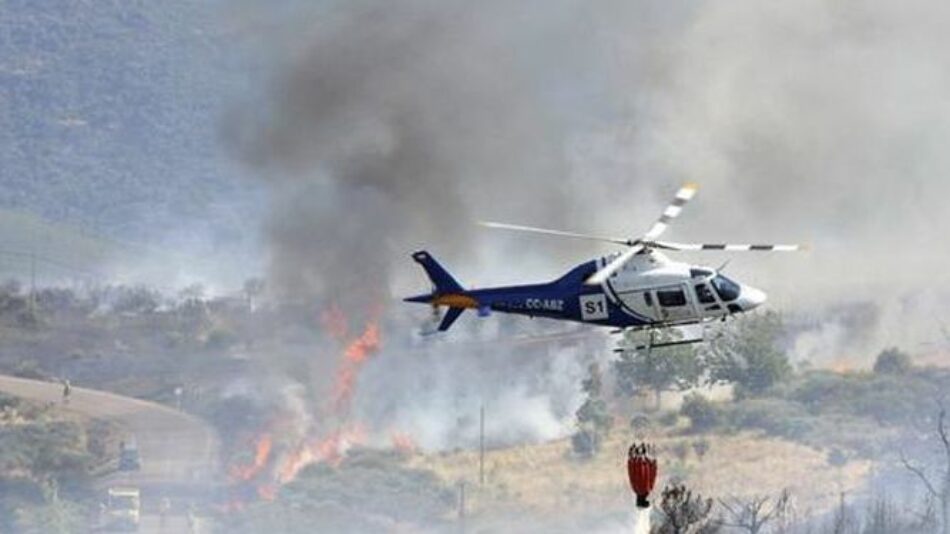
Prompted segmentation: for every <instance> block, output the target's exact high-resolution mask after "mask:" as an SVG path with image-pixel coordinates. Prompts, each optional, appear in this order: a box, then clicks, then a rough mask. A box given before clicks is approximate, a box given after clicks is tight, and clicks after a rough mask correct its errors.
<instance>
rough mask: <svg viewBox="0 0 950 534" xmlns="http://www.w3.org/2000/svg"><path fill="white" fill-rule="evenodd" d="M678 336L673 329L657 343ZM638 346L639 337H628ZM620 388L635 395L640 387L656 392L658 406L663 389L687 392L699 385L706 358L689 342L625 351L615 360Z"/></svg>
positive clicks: (655, 397)
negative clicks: (636, 338)
mask: <svg viewBox="0 0 950 534" xmlns="http://www.w3.org/2000/svg"><path fill="white" fill-rule="evenodd" d="M677 339H679V335H678V334H677V333H674V331H669V332H664V333H661V334H659V337H658V338H657V340H656V341H657V342H668V341H675V340H677ZM627 343H628V344H631V345H636V340H634V339H633V338H632V337H631V338H627ZM613 365H614V373H615V374H616V377H617V389H618V391H619V392H620V393H622V394H624V395H633V394H635V393H637V392H638V391H639V390H640V389H641V388H646V389H650V390H651V391H653V395H654V399H655V407H656V409H659V408H660V395H661V394H662V393H663V392H664V391H675V390H679V391H684V390H687V389H689V388H692V387H695V386H696V385H698V384H699V381H700V379H701V378H702V377H703V375H704V374H705V371H706V368H705V364H704V361H703V359H702V358H701V357H700V356H699V354H698V353H697V351H696V350H695V349H693V347H692V346H690V345H676V346H672V347H662V348H647V349H643V350H625V351H623V352H622V353H621V354H620V358H619V359H618V360H617V361H615V362H614V364H613Z"/></svg>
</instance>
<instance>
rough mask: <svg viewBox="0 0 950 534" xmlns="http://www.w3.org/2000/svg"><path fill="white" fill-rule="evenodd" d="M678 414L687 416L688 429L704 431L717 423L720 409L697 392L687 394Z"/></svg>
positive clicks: (720, 413)
mask: <svg viewBox="0 0 950 534" xmlns="http://www.w3.org/2000/svg"><path fill="white" fill-rule="evenodd" d="M680 415H684V416H686V417H688V418H689V421H690V430H692V431H693V432H705V431H707V430H711V429H713V428H715V427H716V426H717V425H719V423H720V421H721V420H722V410H720V408H719V407H718V406H716V405H715V404H713V403H712V402H710V401H709V399H707V398H706V397H704V396H702V395H700V394H699V393H692V394H690V395H687V396H686V398H685V399H684V400H683V406H682V407H681V408H680Z"/></svg>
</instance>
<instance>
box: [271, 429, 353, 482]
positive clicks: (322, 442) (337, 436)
mask: <svg viewBox="0 0 950 534" xmlns="http://www.w3.org/2000/svg"><path fill="white" fill-rule="evenodd" d="M364 440H365V432H364V430H363V429H362V428H360V427H354V428H348V429H341V430H338V431H336V432H334V433H332V434H330V435H329V436H327V437H326V438H324V439H319V440H312V441H310V442H309V443H305V444H303V445H301V446H299V447H298V448H297V449H296V450H295V451H294V452H293V453H291V454H290V455H289V456H288V457H287V459H286V460H285V461H284V464H283V465H282V466H281V468H280V470H279V471H278V473H277V481H278V482H279V483H281V484H287V483H288V482H291V481H293V480H294V479H295V478H297V475H298V474H299V473H300V471H302V470H303V469H304V468H305V467H307V466H309V465H312V464H315V463H320V462H326V463H328V464H330V465H333V466H337V465H339V464H340V462H341V461H343V457H344V456H345V455H346V451H348V450H349V449H350V447H352V446H353V445H356V444H359V443H362V442H363V441H364Z"/></svg>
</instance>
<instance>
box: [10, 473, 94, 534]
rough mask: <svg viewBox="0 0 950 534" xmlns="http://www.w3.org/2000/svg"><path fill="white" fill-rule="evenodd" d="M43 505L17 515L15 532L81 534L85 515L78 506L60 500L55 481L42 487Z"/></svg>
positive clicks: (24, 533) (21, 510)
mask: <svg viewBox="0 0 950 534" xmlns="http://www.w3.org/2000/svg"><path fill="white" fill-rule="evenodd" d="M43 500H44V502H43V504H42V505H40V506H31V507H26V508H22V509H20V510H19V512H18V513H17V527H18V530H17V532H22V533H23V534H71V533H73V532H82V531H83V527H84V525H85V514H84V513H83V509H82V507H80V506H79V505H77V504H75V503H73V502H71V501H68V500H64V499H62V498H60V496H59V485H58V484H57V483H56V480H55V479H51V480H50V482H48V483H47V484H45V485H44V487H43Z"/></svg>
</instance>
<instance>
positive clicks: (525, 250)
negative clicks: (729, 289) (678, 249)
mask: <svg viewBox="0 0 950 534" xmlns="http://www.w3.org/2000/svg"><path fill="white" fill-rule="evenodd" d="M657 6H659V4H656V3H652V2H619V1H610V0H608V1H603V2H595V3H590V2H581V1H578V0H557V1H555V2H549V1H548V2H540V1H536V2H535V1H529V2H521V3H518V4H517V5H512V4H511V3H508V2H499V1H488V2H478V3H472V2H461V1H452V0H450V1H434V0H409V1H405V2H399V3H393V2H383V1H379V0H361V1H356V2H353V1H350V2H333V3H325V4H323V5H321V6H319V7H318V8H312V7H311V8H310V9H301V10H300V11H293V13H294V21H293V23H290V21H289V20H288V21H286V22H285V23H284V24H276V27H278V28H280V32H279V33H280V34H281V35H280V36H276V35H272V34H269V35H270V36H271V37H273V39H272V45H273V50H274V54H275V57H280V58H281V59H280V60H278V61H277V64H279V65H280V67H279V68H277V69H276V71H277V73H276V75H275V76H274V79H273V80H272V81H271V90H270V91H269V93H268V95H269V99H268V100H267V101H266V102H260V103H257V104H256V105H255V106H254V107H253V109H254V112H253V113H251V112H247V113H243V114H240V117H241V118H243V119H247V120H246V121H245V122H243V123H240V122H239V123H238V124H240V128H237V129H236V131H238V132H241V133H239V134H237V135H234V138H235V139H237V141H236V144H237V146H238V147H239V148H240V150H241V154H242V155H243V157H244V158H245V159H246V160H247V161H248V162H249V163H251V165H252V167H251V168H252V169H253V170H254V173H255V175H257V176H259V177H260V178H261V179H262V180H264V183H265V184H266V186H267V187H268V188H269V189H270V190H271V191H272V197H273V205H272V211H271V217H270V221H269V224H268V227H267V229H266V232H265V233H266V240H265V241H266V244H267V246H268V249H269V254H270V258H269V261H270V266H271V269H270V282H271V287H272V289H274V290H275V291H277V292H278V293H279V294H280V295H282V296H283V297H285V298H288V297H289V298H295V299H304V300H307V301H315V302H325V303H329V302H334V303H337V304H339V305H341V306H342V307H343V308H344V309H345V310H346V311H347V312H348V313H350V314H356V315H357V316H359V315H365V314H368V313H370V312H369V311H368V310H371V309H374V307H375V306H379V305H383V306H386V305H387V304H389V303H390V302H391V299H392V298H393V297H394V296H398V295H401V294H404V293H408V292H412V291H418V290H424V289H425V282H423V279H422V277H421V274H420V273H418V272H417V271H416V268H415V266H414V265H413V264H412V263H411V262H410V260H409V258H408V254H409V253H410V252H411V251H412V250H414V249H416V248H420V247H426V248H429V249H430V250H431V251H432V252H433V253H434V254H435V255H436V256H438V257H439V258H441V259H443V260H444V262H445V263H446V264H447V265H448V266H449V267H450V268H451V269H453V270H454V271H455V272H456V274H458V275H459V278H460V279H461V281H462V282H463V283H468V284H471V283H473V282H475V283H478V284H487V283H490V282H497V281H516V280H525V279H531V278H538V277H541V276H550V275H554V274H556V273H557V272H558V271H560V270H563V269H566V268H567V267H568V266H569V265H570V263H571V260H580V259H583V258H584V257H586V256H587V255H588V254H596V253H598V252H602V250H601V249H597V248H596V247H592V246H589V245H586V244H578V243H573V242H564V241H557V240H545V239H541V238H539V239H533V238H523V237H520V236H517V237H516V236H508V235H504V234H486V233H484V232H477V231H475V227H474V225H473V224H472V223H473V221H474V220H476V219H482V218H484V219H501V220H508V221H512V222H522V223H527V224H537V225H546V226H551V227H555V228H567V229H575V230H589V231H602V232H604V233H607V234H618V233H619V234H629V235H637V234H638V233H639V232H642V231H643V230H645V229H646V228H647V227H648V226H649V224H650V223H651V222H652V220H653V219H654V218H655V216H656V214H658V213H659V211H660V210H661V209H662V206H663V205H664V203H665V202H666V200H667V198H668V196H669V195H670V194H671V193H672V192H673V191H674V190H675V188H676V186H677V185H678V184H679V183H680V182H682V181H685V180H694V181H698V182H700V183H701V184H702V185H703V190H702V191H701V193H700V195H699V196H698V197H697V199H696V200H695V201H694V203H693V204H692V205H690V206H689V208H688V210H687V211H686V212H684V216H683V217H682V218H681V219H679V220H678V221H677V223H676V226H675V227H674V228H673V229H672V230H671V231H670V233H669V237H670V238H671V239H678V240H696V241H711V242H719V241H724V240H725V241H733V242H748V241H775V242H790V241H791V242H795V241H809V242H812V243H813V244H814V245H815V250H814V251H813V252H811V253H807V254H802V255H786V256H779V255H774V256H752V255H748V256H742V257H735V258H734V261H733V263H732V264H730V265H729V267H728V268H727V272H728V273H730V274H732V275H734V276H736V277H737V278H739V279H741V280H743V281H746V282H749V283H751V284H753V285H756V286H759V287H763V288H765V289H766V290H768V292H769V293H770V297H771V300H770V303H769V304H770V306H771V307H773V308H776V309H779V310H782V311H785V312H788V313H792V314H796V315H798V316H800V317H801V319H800V322H801V323H802V324H804V325H805V326H803V327H802V328H803V332H804V333H803V337H802V338H801V339H799V340H797V341H796V342H795V345H794V347H795V349H796V353H797V354H800V355H801V356H802V357H803V358H808V359H810V360H812V361H815V362H818V363H820V362H821V361H822V360H826V361H827V360H835V359H838V358H840V357H854V356H856V355H857V356H863V357H867V356H870V355H872V354H873V352H874V351H876V350H878V349H880V348H881V347H883V346H885V345H889V344H895V343H906V344H908V345H909V346H910V348H911V349H912V350H913V349H914V348H915V347H916V346H917V343H919V342H921V341H925V340H927V339H930V338H935V337H939V326H940V325H939V323H940V321H942V320H943V318H945V317H946V318H948V319H950V314H948V312H947V309H946V306H945V305H943V302H944V301H945V299H943V298H942V297H943V296H945V295H947V293H948V291H950V275H948V274H947V272H945V270H944V269H942V268H941V267H942V263H944V262H945V260H946V246H945V245H944V244H943V240H944V237H943V235H942V233H943V230H944V228H947V227H948V223H950V211H948V210H945V209H943V204H944V203H945V199H946V198H948V195H947V193H948V192H950V191H948V187H947V185H946V184H948V183H950V182H947V181H946V180H943V179H942V178H941V176H942V175H943V174H945V173H946V172H947V171H948V170H950V161H948V157H947V156H946V150H945V149H944V146H945V145H946V140H947V137H948V135H947V134H948V130H947V128H948V127H947V126H946V125H947V124H950V121H948V120H947V119H948V118H950V117H948V115H950V101H948V100H947V99H946V98H945V97H944V94H945V93H946V88H947V85H948V82H950V69H947V68H946V67H947V65H946V61H944V60H942V58H941V56H939V55H938V54H935V53H934V51H935V50H942V49H945V48H946V43H945V41H946V32H945V31H944V29H943V25H942V24H940V23H938V21H941V20H946V15H947V14H948V10H950V8H948V7H946V6H944V5H942V4H939V3H937V2H933V1H925V0H917V1H912V2H909V3H902V4H900V5H897V4H894V3H892V2H884V1H876V2H860V3H859V2H843V3H842V2H827V1H818V0H809V1H806V2H799V3H795V4H788V5H786V4H781V5H779V4H763V3H761V2H757V1H754V0H742V1H739V2H730V3H716V2H681V3H676V4H675V5H672V4H668V3H666V4H663V5H662V6H661V7H657ZM248 132H250V133H248ZM684 259H687V260H695V261H698V262H704V263H708V264H711V265H714V266H716V265H719V264H721V263H722V262H723V261H724V260H726V259H727V256H703V257H690V256H685V257H684ZM539 273H543V275H542V274H539ZM389 310H390V315H391V316H392V314H393V310H398V312H395V313H396V314H398V315H399V316H408V317H413V318H417V319H420V320H421V319H422V318H423V317H424V316H425V314H426V312H425V311H424V310H410V309H409V308H408V307H407V306H401V307H398V308H392V307H390V308H389ZM855 310H858V311H857V312H855ZM471 320H472V319H470V318H469V319H463V321H471ZM505 320H506V321H507V320H508V319H505ZM514 321H517V320H514ZM384 337H386V339H389V340H392V339H393V338H395V339H396V343H397V345H398V346H399V347H400V349H401V348H402V346H404V345H405V344H406V343H408V341H407V339H408V338H409V337H410V334H409V332H406V331H402V330H396V331H389V332H387V333H386V336H384ZM476 352H477V351H476ZM385 356H386V355H385V354H384V355H382V356H380V357H379V358H377V359H375V360H374V361H373V362H372V364H371V365H370V366H369V367H368V369H367V376H368V378H367V380H369V381H371V382H374V383H386V380H385V378H386V377H390V376H392V377H397V378H398V377H400V376H402V377H403V378H405V376H406V375H405V374H403V373H399V372H397V369H396V367H397V366H398V365H397V363H396V362H399V358H396V357H392V358H386V357H385ZM466 356H467V354H458V355H457V356H456V358H457V359H456V360H454V361H465V358H466ZM475 356H477V355H475ZM387 362H388V363H387ZM449 365H450V364H446V363H442V362H440V363H439V365H435V366H430V367H424V366H413V368H416V369H418V372H417V373H415V374H412V376H411V377H409V378H406V380H404V381H403V383H398V380H397V381H396V382H393V381H390V382H389V384H390V385H391V386H392V387H391V388H390V389H388V390H387V389H385V388H383V389H374V390H373V391H372V393H371V394H372V395H374V399H375V400H372V401H370V400H367V399H365V398H364V399H361V400H360V402H359V403H358V404H359V406H360V409H361V410H363V411H365V412H366V413H378V414H386V416H387V417H396V418H399V417H406V415H405V413H406V411H407V410H409V408H408V407H409V406H412V405H413V402H414V401H419V399H421V397H420V398H419V399H416V398H413V399H407V398H405V397H406V395H407V393H406V392H407V391H411V390H409V389H407V387H408V386H412V387H418V386H419V383H420V381H421V383H422V384H423V385H426V384H430V383H437V382H438V383H439V384H440V385H444V387H442V388H429V390H428V393H427V394H428V395H429V397H431V399H430V401H428V402H431V403H435V402H437V400H438V402H444V400H445V399H446V398H447V397H445V396H440V395H439V394H438V392H440V391H451V390H453V385H458V386H459V389H460V390H461V391H469V390H466V389H465V388H461V384H459V383H453V382H451V380H450V377H452V376H455V377H458V378H457V380H459V381H464V380H466V378H467V377H466V376H465V371H466V369H465V368H464V365H462V364H459V365H457V366H455V367H450V366H449ZM511 365H512V366H513V367H516V365H517V364H515V363H512V364H511ZM447 366H449V367H447ZM504 369H508V368H504ZM572 374H573V375H579V374H580V373H579V372H573V373H572ZM515 375H517V373H515ZM486 376H489V375H486ZM427 381H428V382H427ZM486 382H489V380H487V379H486ZM518 388H521V389H520V390H519V389H518ZM387 391H388V392H392V391H398V392H399V393H398V394H394V395H390V394H388V393H387ZM511 391H521V392H522V394H521V395H520V397H519V398H520V399H521V400H522V401H524V400H525V399H531V398H534V397H532V395H535V392H536V391H537V390H530V391H529V390H527V389H524V388H523V387H522V386H521V385H515V386H514V387H513V388H512V389H511ZM559 391H560V390H559ZM552 392H553V389H549V390H548V391H547V397H546V398H547V399H548V401H546V402H547V403H548V405H549V406H550V399H551V398H552V395H551V393H552ZM494 393H498V390H497V389H496V390H492V392H489V393H485V392H484V391H483V392H482V395H486V394H488V395H492V394H494ZM361 394H362V393H361ZM368 394H369V393H367V395H368ZM453 398H455V399H458V398H460V397H458V396H455V397H453ZM374 402H375V403H376V404H373V403H374ZM466 402H468V401H466ZM391 405H398V406H399V407H400V409H399V410H397V411H396V412H393V411H391V410H390V411H387V410H388V408H387V406H391ZM472 405H473V404H472V403H471V402H469V404H467V405H466V410H465V411H468V412H471V406H472ZM429 408H431V405H430V406H429ZM549 412H550V413H551V414H553V413H555V410H553V409H552V410H549ZM412 413H414V414H416V415H419V417H418V418H417V419H414V420H412V421H410V422H407V423H406V424H408V425H409V426H415V427H420V428H421V427H424V426H426V425H427V424H428V423H427V421H428V420H429V419H428V416H429V414H431V413H432V410H430V409H428V408H426V409H419V410H415V411H413V412H412ZM462 426H464V425H462ZM423 431H424V430H420V432H423ZM430 434H431V436H432V442H433V443H438V442H441V441H443V440H444V438H445V436H446V435H448V434H447V433H446V431H445V429H444V428H443V429H441V430H439V431H432V432H430ZM538 435H539V436H547V435H548V433H547V431H546V430H539V431H538Z"/></svg>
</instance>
